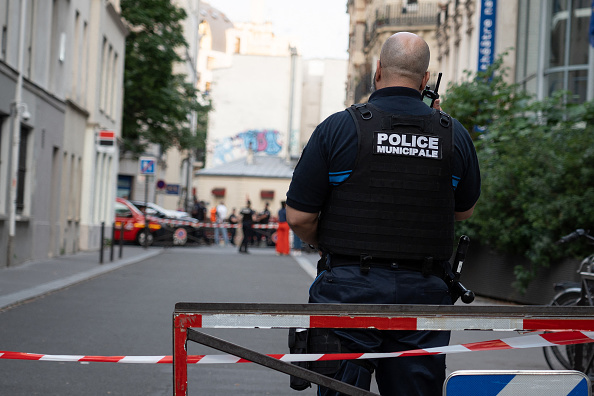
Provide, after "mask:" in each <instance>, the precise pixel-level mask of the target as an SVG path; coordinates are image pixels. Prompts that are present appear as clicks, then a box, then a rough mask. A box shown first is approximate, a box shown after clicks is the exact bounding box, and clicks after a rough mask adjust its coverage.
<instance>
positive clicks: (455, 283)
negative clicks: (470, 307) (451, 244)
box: [449, 235, 474, 304]
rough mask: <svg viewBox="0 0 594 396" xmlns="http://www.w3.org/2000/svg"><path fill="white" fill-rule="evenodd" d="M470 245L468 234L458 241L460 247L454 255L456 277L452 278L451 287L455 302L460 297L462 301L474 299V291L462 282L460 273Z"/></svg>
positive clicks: (469, 301)
mask: <svg viewBox="0 0 594 396" xmlns="http://www.w3.org/2000/svg"><path fill="white" fill-rule="evenodd" d="M468 245H470V238H469V237H467V236H466V235H462V236H461V237H460V241H459V242H458V249H457V250H456V256H455V257H454V264H453V265H452V272H453V273H454V277H453V278H452V279H450V282H449V288H450V293H451V294H452V297H453V300H454V302H455V301H456V300H457V299H458V297H460V298H461V299H462V302H463V303H465V304H470V303H471V302H473V301H474V293H473V292H472V291H471V290H468V289H467V288H465V287H464V285H463V284H462V283H461V282H460V273H461V272H462V265H463V264H464V260H465V259H466V252H467V251H468Z"/></svg>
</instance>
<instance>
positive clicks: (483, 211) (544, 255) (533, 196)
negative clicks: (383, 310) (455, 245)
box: [443, 58, 594, 292]
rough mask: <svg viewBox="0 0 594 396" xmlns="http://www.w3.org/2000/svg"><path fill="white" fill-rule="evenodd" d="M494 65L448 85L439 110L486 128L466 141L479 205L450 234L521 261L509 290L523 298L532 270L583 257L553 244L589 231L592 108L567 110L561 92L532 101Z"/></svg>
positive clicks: (574, 248)
mask: <svg viewBox="0 0 594 396" xmlns="http://www.w3.org/2000/svg"><path fill="white" fill-rule="evenodd" d="M500 60H501V58H499V59H498V61H497V62H496V63H495V64H494V65H493V67H492V68H491V69H490V70H488V71H487V72H485V73H477V75H476V77H475V78H473V79H471V80H469V81H468V82H464V83H462V84H459V85H451V86H450V87H449V88H448V91H447V96H446V98H445V99H444V102H443V107H444V109H447V111H448V112H449V113H450V114H452V115H453V116H454V117H456V118H458V114H457V112H458V111H460V113H461V116H462V117H461V119H460V118H458V119H460V121H461V122H462V123H463V124H464V125H465V126H466V127H467V129H469V130H472V129H473V127H474V125H482V126H485V127H486V132H485V133H483V134H481V135H480V136H479V135H478V134H476V133H475V134H474V135H475V137H476V139H475V144H476V147H477V154H478V157H479V161H480V166H481V176H482V193H481V198H480V200H479V202H478V204H477V206H476V209H475V213H474V215H473V217H472V218H470V219H469V220H467V221H466V222H463V223H460V224H458V229H457V231H458V233H460V234H462V233H464V234H467V235H469V236H470V237H471V238H472V239H473V240H476V241H478V242H480V243H481V244H484V245H487V246H490V247H493V248H495V249H497V250H499V251H500V252H502V253H512V254H519V255H523V256H524V257H526V258H527V259H528V264H527V265H525V266H517V267H516V268H515V275H516V282H515V284H514V286H515V287H516V289H517V290H519V291H520V292H523V291H525V290H526V287H527V286H528V284H529V283H530V281H532V280H533V279H534V277H535V276H536V273H537V271H538V269H539V268H541V267H548V266H549V265H550V263H551V262H552V261H554V260H556V259H559V258H561V257H563V256H568V255H577V256H579V255H582V256H583V255H586V254H588V249H587V246H586V245H585V244H584V243H574V244H571V245H563V246H562V247H559V246H557V245H555V244H554V242H555V241H556V240H558V239H559V237H561V236H563V235H565V234H568V233H569V232H571V231H573V230H574V229H576V228H585V229H588V228H589V227H590V225H592V224H594V102H587V103H582V104H575V103H568V98H569V94H568V93H566V92H557V93H555V94H553V95H552V96H551V97H550V98H547V99H546V100H543V101H535V100H534V99H533V98H531V97H530V96H528V95H526V94H525V93H521V92H518V87H517V86H515V85H513V84H507V83H505V82H504V81H503V79H502V78H501V76H502V73H501V72H500V68H501V62H500ZM491 73H492V76H493V77H492V78H489V77H490V76H491ZM506 95H507V97H508V98H509V99H508V100H506ZM454 100H455V101H457V102H454ZM460 101H466V103H464V104H461V103H459V102H460ZM489 114H490V116H489Z"/></svg>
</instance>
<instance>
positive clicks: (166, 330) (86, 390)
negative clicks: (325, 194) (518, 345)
mask: <svg viewBox="0 0 594 396" xmlns="http://www.w3.org/2000/svg"><path fill="white" fill-rule="evenodd" d="M300 261H301V264H303V265H304V267H305V268H307V267H306V261H308V262H310V263H314V262H315V261H316V260H315V256H313V255H312V256H308V255H304V256H301V259H300ZM311 282H312V277H311V274H308V272H306V271H305V270H304V269H303V268H302V266H300V265H299V264H298V262H297V261H296V260H295V258H293V257H288V256H284V257H277V256H276V255H275V254H274V250H273V249H270V248H261V249H252V250H251V253H250V254H248V255H240V254H238V253H237V251H236V250H235V249H233V248H223V247H200V248H193V247H184V248H172V249H167V250H165V251H164V252H163V253H162V254H160V255H158V256H156V257H153V258H150V259H147V260H145V261H143V262H139V263H137V264H131V265H128V266H126V267H123V268H119V269H117V270H115V271H112V272H109V273H107V274H104V275H102V276H99V277H96V278H93V279H91V280H88V281H86V282H83V283H79V284H77V285H74V286H71V287H69V288H67V289H64V290H61V291H58V292H54V293H51V294H48V295H45V296H43V297H42V298H38V299H35V300H33V301H30V302H28V303H26V304H22V305H18V306H16V307H13V308H11V309H8V310H6V311H3V312H0V324H1V325H0V340H1V341H0V345H1V347H0V349H1V350H8V351H18V352H31V353H42V354H51V355H116V356H136V355H149V356H154V355H171V353H172V313H173V309H174V305H175V303H176V302H180V301H186V302H259V303H264V302H268V303H305V302H306V301H307V291H308V288H309V285H310V284H311ZM466 286H469V287H470V286H471V285H466ZM480 303H487V304H490V303H492V302H488V301H487V302H485V301H481V302H480ZM207 333H209V334H212V335H215V336H217V337H219V338H223V339H225V340H229V341H232V342H235V343H237V344H240V345H243V346H246V347H252V348H254V349H255V350H257V351H259V352H262V353H286V352H288V350H287V346H286V345H287V337H286V330H260V329H254V330H238V329H209V330H208V331H207ZM512 336H517V334H515V333H509V332H498V333H494V332H456V333H454V334H453V336H452V344H457V343H468V342H475V341H479V340H489V339H497V338H503V337H512ZM188 352H189V353H190V354H205V353H206V354H212V353H219V352H216V351H212V350H210V349H208V348H205V347H203V346H200V345H197V344H194V343H190V344H189V345H188ZM448 362H449V363H448V372H451V371H454V370H460V369H546V365H545V362H544V359H543V358H542V354H541V351H540V349H528V350H508V351H495V352H473V353H465V354H458V355H451V356H449V357H448ZM0 371H1V372H2V376H1V377H0V378H1V379H0V395H89V396H93V395H167V396H170V395H172V394H173V374H172V367H171V366H170V365H166V364H115V363H64V362H45V361H44V362H40V361H22V360H1V359H0ZM188 390H189V391H188V394H189V395H314V394H315V390H314V389H311V390H308V391H304V392H299V393H297V392H296V391H292V390H291V389H290V388H289V387H288V377H287V376H286V375H285V374H282V373H277V372H274V371H272V370H268V369H265V368H262V367H259V366H257V365H255V364H223V365H221V364H219V365H191V366H189V367H188ZM373 390H374V389H372V391H373ZM375 391H376V389H375Z"/></svg>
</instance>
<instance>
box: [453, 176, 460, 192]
mask: <svg viewBox="0 0 594 396" xmlns="http://www.w3.org/2000/svg"><path fill="white" fill-rule="evenodd" d="M459 182H460V178H459V177H458V176H454V175H452V187H454V190H455V189H456V187H458V183H459Z"/></svg>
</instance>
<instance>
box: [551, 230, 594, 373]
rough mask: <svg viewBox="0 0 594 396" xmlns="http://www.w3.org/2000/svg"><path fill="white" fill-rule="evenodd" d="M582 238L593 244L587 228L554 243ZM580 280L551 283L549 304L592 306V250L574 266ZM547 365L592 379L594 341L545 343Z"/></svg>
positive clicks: (593, 292)
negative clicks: (562, 343)
mask: <svg viewBox="0 0 594 396" xmlns="http://www.w3.org/2000/svg"><path fill="white" fill-rule="evenodd" d="M580 238H586V239H587V240H588V242H589V243H590V244H593V245H594V236H592V235H590V234H589V231H586V230H583V229H577V230H575V231H574V232H572V233H570V234H568V235H566V236H564V237H562V238H561V239H559V240H558V241H557V242H556V243H557V244H562V243H568V242H571V241H575V240H577V239H580ZM577 272H578V273H579V274H580V278H581V282H570V281H567V282H561V283H555V285H554V289H555V291H556V292H557V294H556V295H555V297H554V298H553V300H552V301H551V303H550V304H549V305H552V306H573V305H578V306H594V254H592V255H590V256H588V257H585V258H584V259H583V260H582V261H581V262H580V266H579V267H578V270H577ZM543 352H544V357H545V360H546V362H547V365H548V366H549V367H550V368H551V369H552V370H577V371H581V372H583V373H585V374H586V375H588V377H590V379H591V380H592V379H594V367H593V361H594V345H593V344H591V343H589V344H578V345H566V346H549V347H544V348H543Z"/></svg>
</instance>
